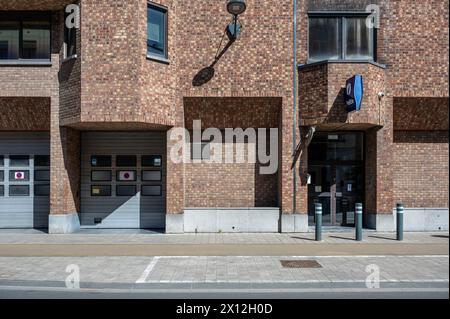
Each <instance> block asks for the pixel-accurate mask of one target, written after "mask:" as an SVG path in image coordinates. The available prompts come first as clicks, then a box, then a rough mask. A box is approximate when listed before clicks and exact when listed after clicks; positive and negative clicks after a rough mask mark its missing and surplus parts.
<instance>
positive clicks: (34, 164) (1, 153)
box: [0, 132, 50, 228]
mask: <svg viewBox="0 0 450 319" xmlns="http://www.w3.org/2000/svg"><path fill="white" fill-rule="evenodd" d="M49 155H50V137H49V134H48V133H41V132H34V133H19V132H14V133H5V132H0V228H46V227H48V214H49V209H50V208H49V206H50V205H49V201H50V199H49V194H50V156H49Z"/></svg>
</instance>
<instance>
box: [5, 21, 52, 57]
mask: <svg viewBox="0 0 450 319" xmlns="http://www.w3.org/2000/svg"><path fill="white" fill-rule="evenodd" d="M50 26H51V23H50V15H49V14H47V13H30V12H27V13H19V12H15V13H11V12H0V60H20V59H24V60H50Z"/></svg>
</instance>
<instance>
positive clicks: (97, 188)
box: [91, 185, 111, 197]
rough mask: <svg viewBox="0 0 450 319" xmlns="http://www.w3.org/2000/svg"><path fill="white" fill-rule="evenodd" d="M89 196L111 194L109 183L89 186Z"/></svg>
mask: <svg viewBox="0 0 450 319" xmlns="http://www.w3.org/2000/svg"><path fill="white" fill-rule="evenodd" d="M91 196H95V197H97V196H111V185H93V186H91Z"/></svg>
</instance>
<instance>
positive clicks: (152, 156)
mask: <svg viewBox="0 0 450 319" xmlns="http://www.w3.org/2000/svg"><path fill="white" fill-rule="evenodd" d="M81 145H82V146H81V213H80V220H81V226H82V227H83V228H91V227H92V228H154V229H162V228H164V227H165V211H166V202H165V198H166V186H165V180H166V161H165V154H166V133H165V132H84V133H82V139H81ZM157 190H159V192H157Z"/></svg>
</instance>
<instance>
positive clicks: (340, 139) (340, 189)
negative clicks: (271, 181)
mask: <svg viewBox="0 0 450 319" xmlns="http://www.w3.org/2000/svg"><path fill="white" fill-rule="evenodd" d="M316 134H317V135H316V137H315V138H314V139H313V140H312V142H311V145H310V147H309V150H308V173H309V178H308V215H309V224H310V225H314V224H315V220H314V219H315V204H316V203H321V204H322V214H323V215H322V218H323V224H324V225H337V226H351V225H354V210H355V203H357V202H360V203H362V202H363V200H364V160H363V135H362V133H355V132H345V133H336V132H333V133H324V132H319V133H316Z"/></svg>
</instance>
